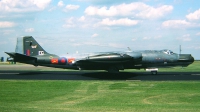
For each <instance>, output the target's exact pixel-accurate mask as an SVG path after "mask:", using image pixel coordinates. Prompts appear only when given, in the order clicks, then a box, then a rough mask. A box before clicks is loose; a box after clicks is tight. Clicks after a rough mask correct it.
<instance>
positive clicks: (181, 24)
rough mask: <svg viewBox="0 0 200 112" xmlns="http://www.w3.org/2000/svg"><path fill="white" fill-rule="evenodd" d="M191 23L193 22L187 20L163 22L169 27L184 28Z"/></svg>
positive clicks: (163, 24) (164, 25)
mask: <svg viewBox="0 0 200 112" xmlns="http://www.w3.org/2000/svg"><path fill="white" fill-rule="evenodd" d="M190 25H191V23H190V22H187V21H186V20H168V21H164V22H163V23H162V26H163V27H169V28H182V27H186V26H190Z"/></svg>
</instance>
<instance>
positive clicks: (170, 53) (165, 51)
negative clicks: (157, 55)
mask: <svg viewBox="0 0 200 112" xmlns="http://www.w3.org/2000/svg"><path fill="white" fill-rule="evenodd" d="M163 53H165V54H168V55H172V54H174V52H173V51H171V50H168V49H164V50H163Z"/></svg>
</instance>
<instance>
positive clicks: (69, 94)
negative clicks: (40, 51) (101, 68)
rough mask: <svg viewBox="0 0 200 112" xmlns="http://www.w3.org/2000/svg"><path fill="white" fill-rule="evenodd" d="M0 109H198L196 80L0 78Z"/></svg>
mask: <svg viewBox="0 0 200 112" xmlns="http://www.w3.org/2000/svg"><path fill="white" fill-rule="evenodd" d="M0 111H1V112H3V111H9V112H10V111H12V112H15V111H20V112H21V111H34V112H35V111H41V112H44V111H52V112H55V111H56V112H59V111H69V112H75V111H91V112H94V111H112V112H114V111H122V112H126V111H143V112H147V111H148V112H149V111H150V112H155V111H159V112H160V111H170V112H171V111H175V112H180V111H186V112H197V111H200V82H198V81H194V82H193V81H191V82H190V81H183V82H182V81H179V82H170V81H164V82H162V81H160V82H156V81H153V82H148V81H147V82H139V81H24V80H0Z"/></svg>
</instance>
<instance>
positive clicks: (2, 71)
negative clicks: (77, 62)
mask: <svg viewBox="0 0 200 112" xmlns="http://www.w3.org/2000/svg"><path fill="white" fill-rule="evenodd" d="M41 69H45V70H46V71H39V70H41ZM51 69H52V68H42V67H33V66H29V65H20V66H16V65H8V66H7V65H0V79H19V80H130V81H132V80H133V81H134V80H135V81H137V80H140V81H167V80H169V81H173V80H175V81H176V80H186V81H190V80H200V72H174V73H169V72H158V74H157V75H151V73H149V72H137V73H132V72H120V73H119V74H109V73H107V72H98V71H97V72H89V71H48V70H51ZM37 70H38V71H37ZM58 70H59V69H58Z"/></svg>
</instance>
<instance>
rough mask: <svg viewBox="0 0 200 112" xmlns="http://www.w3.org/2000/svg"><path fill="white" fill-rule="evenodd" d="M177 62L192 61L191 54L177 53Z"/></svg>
mask: <svg viewBox="0 0 200 112" xmlns="http://www.w3.org/2000/svg"><path fill="white" fill-rule="evenodd" d="M178 61H179V62H194V58H193V57H192V55H191V54H179V60H178Z"/></svg>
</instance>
